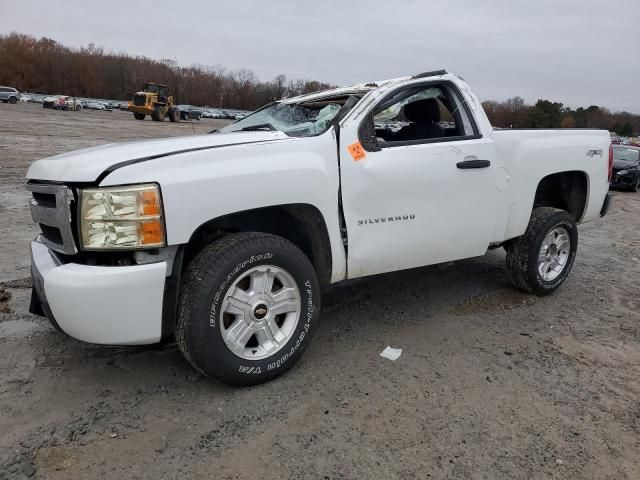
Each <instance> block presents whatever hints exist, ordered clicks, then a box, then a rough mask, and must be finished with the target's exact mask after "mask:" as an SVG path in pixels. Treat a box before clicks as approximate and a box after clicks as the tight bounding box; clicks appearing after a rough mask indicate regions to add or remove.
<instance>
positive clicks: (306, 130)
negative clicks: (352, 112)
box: [219, 97, 349, 137]
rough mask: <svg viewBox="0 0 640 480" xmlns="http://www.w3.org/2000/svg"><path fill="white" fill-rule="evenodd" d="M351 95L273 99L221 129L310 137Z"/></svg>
mask: <svg viewBox="0 0 640 480" xmlns="http://www.w3.org/2000/svg"><path fill="white" fill-rule="evenodd" d="M348 98H349V97H340V98H329V99H321V100H316V101H307V102H300V103H282V102H278V103H274V104H272V105H269V106H267V107H265V108H263V109H262V110H258V111H257V112H255V113H252V114H251V115H249V116H247V117H245V118H243V119H241V120H238V121H237V122H235V123H232V124H231V125H228V126H226V127H225V128H222V129H221V130H219V131H220V132H221V133H229V132H240V131H250V130H278V131H281V132H284V133H286V134H287V135H289V136H292V137H311V136H315V135H320V134H321V133H324V132H325V131H327V129H328V128H329V127H330V126H331V122H332V121H333V119H334V118H335V117H336V115H337V114H338V112H339V111H340V109H341V108H342V106H343V105H344V104H345V102H346V101H347V100H348Z"/></svg>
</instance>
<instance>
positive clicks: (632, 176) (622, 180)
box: [610, 170, 640, 188]
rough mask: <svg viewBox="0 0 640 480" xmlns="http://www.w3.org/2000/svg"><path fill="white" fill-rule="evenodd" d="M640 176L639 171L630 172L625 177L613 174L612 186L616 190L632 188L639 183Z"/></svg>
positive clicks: (616, 173)
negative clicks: (639, 177)
mask: <svg viewBox="0 0 640 480" xmlns="http://www.w3.org/2000/svg"><path fill="white" fill-rule="evenodd" d="M639 175H640V172H638V171H637V170H629V171H628V172H627V173H626V174H624V175H620V174H619V173H618V172H613V175H612V176H611V183H610V185H611V186H612V187H614V188H631V187H633V186H634V185H635V184H636V182H637V181H638V176H639Z"/></svg>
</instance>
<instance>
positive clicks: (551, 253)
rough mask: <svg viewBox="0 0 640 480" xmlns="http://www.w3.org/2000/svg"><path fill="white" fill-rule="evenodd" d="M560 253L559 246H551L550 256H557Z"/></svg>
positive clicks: (553, 244)
mask: <svg viewBox="0 0 640 480" xmlns="http://www.w3.org/2000/svg"><path fill="white" fill-rule="evenodd" d="M557 253H558V246H557V245H556V244H555V243H552V244H551V245H549V256H553V255H556V254H557Z"/></svg>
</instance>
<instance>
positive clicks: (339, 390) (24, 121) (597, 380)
mask: <svg viewBox="0 0 640 480" xmlns="http://www.w3.org/2000/svg"><path fill="white" fill-rule="evenodd" d="M214 127H215V125H214V122H213V121H207V120H203V121H202V122H200V123H196V124H195V128H196V131H197V132H206V131H207V130H209V129H211V128H214ZM191 128H192V127H191V125H189V124H184V123H183V124H178V125H175V124H170V123H168V122H166V123H164V124H157V123H152V122H150V121H145V122H137V121H134V120H133V119H132V118H131V116H130V115H129V114H126V113H122V112H112V113H108V112H80V113H73V112H69V113H61V112H53V111H43V109H42V108H40V107H36V106H34V105H14V106H11V105H4V104H2V105H0V167H1V169H0V238H1V239H2V250H1V252H0V282H3V283H2V284H0V287H4V288H5V291H6V292H9V293H10V295H11V298H10V299H9V300H8V301H2V294H1V293H0V310H2V311H3V313H0V353H1V355H0V432H2V434H1V435H0V479H2V478H7V479H9V478H11V479H19V478H22V477H38V478H47V479H77V478H84V479H105V478H118V479H120V478H230V479H236V478H238V479H245V478H279V479H281V478H308V479H316V478H325V479H338V478H349V479H351V478H368V479H405V478H406V479H408V478H455V479H464V478H473V479H503V478H518V479H522V478H536V479H537V478H558V479H566V478H580V479H596V478H597V479H621V478H628V479H637V478H640V453H639V452H640V402H639V398H640V380H639V379H640V323H639V321H640V297H639V294H638V287H639V286H640V234H639V233H638V232H639V228H640V194H632V193H624V192H620V193H618V194H617V197H616V202H615V205H614V207H613V211H612V212H611V213H610V215H608V216H607V217H605V218H604V219H601V220H598V221H595V222H592V223H590V224H587V225H584V226H582V227H581V228H580V236H581V237H580V248H579V252H578V258H577V260H576V264H575V267H574V270H573V273H572V275H571V277H570V279H569V281H568V282H567V283H566V284H565V285H564V286H563V287H562V288H561V289H560V290H559V291H558V292H556V293H555V294H554V295H552V296H551V297H546V298H535V297H531V296H527V295H524V294H522V293H520V292H518V291H516V290H514V289H513V288H512V287H511V286H510V284H509V283H508V280H507V275H506V271H505V268H504V253H503V251H502V250H496V251H493V252H490V253H489V254H488V255H487V256H485V257H482V258H475V259H470V260H466V261H461V262H456V263H455V264H447V265H438V266H433V267H429V268H421V269H415V270H412V271H409V272H403V273H397V274H390V275H383V276H377V277H373V278H367V279H363V280H359V281H354V282H350V283H347V284H343V285H340V286H338V287H335V288H333V289H331V290H330V291H328V292H327V293H326V294H325V295H324V296H323V304H324V309H323V315H322V322H321V324H320V326H319V328H318V330H317V335H316V337H315V338H314V341H313V342H312V345H311V346H310V348H309V349H308V350H307V352H306V353H305V355H304V356H303V358H302V360H301V361H300V362H299V363H298V365H297V366H296V367H294V368H293V369H292V370H291V371H290V372H289V373H288V374H286V375H285V376H284V377H281V378H280V379H278V380H276V381H274V382H271V383H269V384H266V385H262V386H259V387H254V388H246V389H234V388H230V387H227V386H224V385H222V384H219V383H216V382H213V381H209V380H206V379H203V378H202V377H201V376H200V375H198V374H197V373H196V372H194V371H193V370H192V369H191V368H190V367H189V366H188V365H187V363H186V362H185V361H184V360H183V358H182V357H181V355H180V352H179V351H178V350H177V348H176V347H175V346H168V347H165V348H106V347H96V346H91V345H86V344H82V343H80V342H77V341H75V340H72V339H70V338H68V337H66V336H64V335H62V334H60V333H57V332H56V331H55V330H54V329H53V328H52V327H51V326H49V324H48V323H47V321H46V320H44V319H41V318H39V317H35V316H31V315H29V314H28V313H27V308H28V300H29V294H30V291H29V290H28V288H25V287H26V286H27V285H28V281H27V280H25V277H27V276H28V268H29V267H28V263H29V262H28V255H27V245H28V241H29V240H30V238H31V237H32V236H33V235H34V233H35V230H34V228H33V226H32V225H31V221H30V218H29V213H28V209H27V200H28V196H27V195H26V193H25V192H24V191H23V178H24V174H25V172H26V169H27V166H28V164H29V162H31V161H32V160H34V159H37V158H40V157H44V156H48V155H52V154H55V153H59V152H63V151H67V150H73V149H77V148H81V147H85V146H90V145H95V144H100V143H106V142H111V141H118V140H125V139H130V138H135V137H156V136H166V135H189V134H192V130H191ZM5 296H7V295H6V294H5ZM387 345H391V346H393V347H398V348H402V349H403V353H402V356H401V357H400V359H399V360H398V361H396V362H395V363H394V362H391V361H389V360H385V359H383V358H380V357H379V356H378V354H379V353H380V351H381V350H382V349H383V348H384V347H386V346H387Z"/></svg>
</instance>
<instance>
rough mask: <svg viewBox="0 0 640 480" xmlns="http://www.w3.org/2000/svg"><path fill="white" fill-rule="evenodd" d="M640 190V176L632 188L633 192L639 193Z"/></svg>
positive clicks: (639, 175)
mask: <svg viewBox="0 0 640 480" xmlns="http://www.w3.org/2000/svg"><path fill="white" fill-rule="evenodd" d="M638 190H640V174H638V176H637V177H636V183H634V184H633V185H632V186H631V191H632V192H637V191H638Z"/></svg>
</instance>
